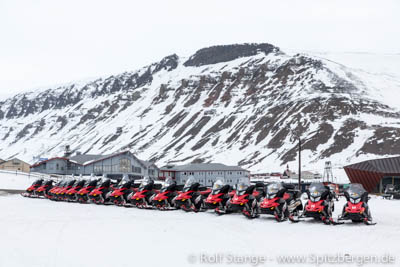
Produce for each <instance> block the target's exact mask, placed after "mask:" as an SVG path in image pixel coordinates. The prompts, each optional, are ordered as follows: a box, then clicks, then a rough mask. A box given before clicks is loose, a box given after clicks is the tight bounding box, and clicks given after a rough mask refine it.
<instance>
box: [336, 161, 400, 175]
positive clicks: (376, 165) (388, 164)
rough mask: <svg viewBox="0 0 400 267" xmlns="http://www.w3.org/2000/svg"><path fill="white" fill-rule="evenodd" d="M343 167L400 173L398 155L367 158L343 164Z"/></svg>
mask: <svg viewBox="0 0 400 267" xmlns="http://www.w3.org/2000/svg"><path fill="white" fill-rule="evenodd" d="M344 168H348V169H357V170H362V171H369V172H379V173H390V174H400V157H392V158H383V159H373V160H367V161H363V162H359V163H355V164H351V165H347V166H344Z"/></svg>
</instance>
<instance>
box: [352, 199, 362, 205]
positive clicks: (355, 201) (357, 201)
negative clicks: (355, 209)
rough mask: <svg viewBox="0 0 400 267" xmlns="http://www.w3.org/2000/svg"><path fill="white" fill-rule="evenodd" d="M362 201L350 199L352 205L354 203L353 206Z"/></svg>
mask: <svg viewBox="0 0 400 267" xmlns="http://www.w3.org/2000/svg"><path fill="white" fill-rule="evenodd" d="M360 200H361V198H350V201H351V203H353V204H357V203H359V202H360Z"/></svg>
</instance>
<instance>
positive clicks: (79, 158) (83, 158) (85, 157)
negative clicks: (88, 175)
mask: <svg viewBox="0 0 400 267" xmlns="http://www.w3.org/2000/svg"><path fill="white" fill-rule="evenodd" d="M107 157H109V155H89V154H80V155H75V156H72V157H69V160H70V161H71V162H73V163H77V164H80V165H85V163H87V162H90V161H97V160H101V159H102V158H107Z"/></svg>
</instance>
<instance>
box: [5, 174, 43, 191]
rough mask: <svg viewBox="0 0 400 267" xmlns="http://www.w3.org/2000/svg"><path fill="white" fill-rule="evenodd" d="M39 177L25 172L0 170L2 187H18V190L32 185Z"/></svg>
mask: <svg viewBox="0 0 400 267" xmlns="http://www.w3.org/2000/svg"><path fill="white" fill-rule="evenodd" d="M37 179H38V177H36V176H33V175H32V176H30V175H29V174H25V173H21V172H19V173H16V172H11V171H10V172H8V171H1V172H0V189H17V190H25V189H26V188H27V187H28V186H30V185H31V184H32V183H33V182H34V181H35V180H37Z"/></svg>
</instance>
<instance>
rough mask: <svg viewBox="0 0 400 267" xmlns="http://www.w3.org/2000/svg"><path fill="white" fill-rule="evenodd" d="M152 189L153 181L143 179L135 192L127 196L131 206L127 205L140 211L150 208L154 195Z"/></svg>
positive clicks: (147, 178)
mask: <svg viewBox="0 0 400 267" xmlns="http://www.w3.org/2000/svg"><path fill="white" fill-rule="evenodd" d="M153 188H154V180H153V179H151V178H149V177H146V178H144V179H143V181H142V183H141V184H140V186H139V188H138V189H137V191H136V192H132V193H130V194H129V196H128V199H129V203H130V204H131V205H129V204H127V205H128V206H135V207H138V208H140V209H143V208H152V206H151V203H152V197H153V195H154V194H155V191H154V190H153Z"/></svg>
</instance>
